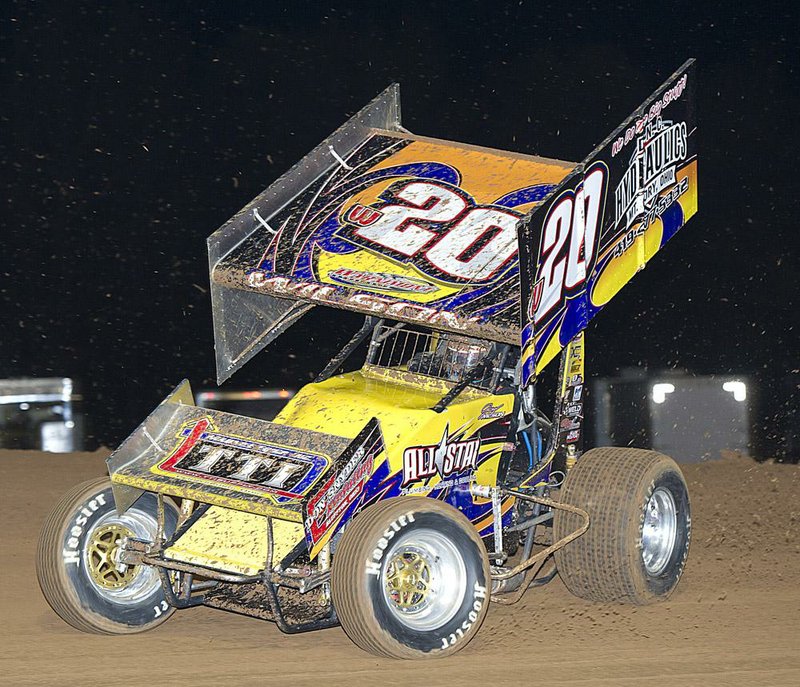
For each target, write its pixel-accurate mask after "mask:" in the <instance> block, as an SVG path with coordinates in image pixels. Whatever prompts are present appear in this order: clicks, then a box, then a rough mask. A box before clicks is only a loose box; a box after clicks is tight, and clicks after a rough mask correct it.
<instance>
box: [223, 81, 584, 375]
mask: <svg viewBox="0 0 800 687" xmlns="http://www.w3.org/2000/svg"><path fill="white" fill-rule="evenodd" d="M387 94H388V95H387ZM390 97H394V98H396V97H397V94H396V89H389V91H387V93H386V94H384V95H383V96H381V97H379V99H378V100H376V101H374V102H373V103H372V104H371V105H370V106H368V107H367V108H365V110H364V111H362V113H359V115H357V116H356V117H354V118H353V120H351V121H350V122H349V123H348V124H347V125H345V127H343V129H341V130H340V131H339V132H337V133H336V134H334V136H333V137H332V139H329V141H330V142H325V143H323V144H322V146H320V147H319V148H317V149H316V150H315V151H313V152H312V153H311V154H309V156H307V158H304V161H301V164H300V166H299V167H298V168H296V171H295V172H294V176H295V178H293V179H292V180H290V183H289V184H288V187H287V189H286V192H285V193H283V197H282V198H281V200H282V201H283V202H280V203H279V202H274V201H272V199H271V198H269V197H268V194H269V191H270V189H271V188H272V187H270V189H267V191H265V193H264V194H262V196H265V194H267V196H265V197H263V198H262V196H259V198H256V199H255V200H254V201H253V202H252V203H251V204H250V205H249V206H248V207H246V208H245V209H244V210H243V211H241V212H240V213H239V214H238V215H236V216H235V217H234V218H233V219H232V220H231V221H230V222H228V223H227V224H226V225H225V226H223V228H222V229H220V231H219V232H217V233H216V234H214V235H212V237H211V238H210V239H209V248H210V268H211V283H212V298H213V300H214V317H215V334H216V347H217V365H218V378H219V381H220V382H221V381H223V380H224V379H225V378H227V377H228V376H230V374H232V373H233V372H234V371H235V370H236V369H237V368H238V367H239V366H240V365H241V364H243V363H244V362H246V360H248V359H249V358H250V357H251V356H252V355H253V354H255V353H256V352H257V351H258V350H260V349H261V348H262V347H263V346H264V345H266V343H268V342H269V341H270V340H272V339H273V338H274V337H275V336H276V335H277V334H278V333H280V332H281V331H283V330H284V329H285V328H286V327H287V326H289V325H290V324H291V323H292V322H294V321H295V320H296V319H297V318H299V317H300V316H301V315H302V314H303V313H304V312H306V311H307V310H308V309H309V308H310V307H313V305H314V304H319V303H321V304H324V305H329V306H333V307H338V308H344V309H347V310H353V311H357V312H362V313H365V314H378V315H383V316H387V317H390V318H392V319H396V320H401V321H406V322H411V323H422V324H426V325H428V326H432V327H434V328H438V329H442V330H449V331H455V332H461V333H464V334H468V335H472V336H477V337H480V338H484V339H491V340H494V341H505V342H509V343H517V341H518V340H519V329H518V327H519V264H518V255H517V224H518V222H519V221H520V220H521V219H522V218H523V217H524V216H525V215H526V214H527V213H528V212H529V211H530V210H531V209H532V208H534V207H536V205H538V204H539V203H540V202H541V201H542V200H543V199H544V198H545V197H546V196H547V195H548V193H550V192H551V191H552V190H553V189H554V188H555V187H556V186H557V185H558V184H559V183H560V182H561V180H562V179H563V178H564V177H565V176H566V175H567V174H569V172H570V171H571V170H572V168H573V167H574V163H570V162H562V161H560V160H550V159H545V158H538V157H533V156H526V155H519V154H515V153H508V152H501V151H495V150H488V149H485V148H478V147H476V146H469V145H464V144H456V143H452V142H450V141H441V140H435V139H429V138H424V137H420V136H414V135H412V134H410V133H408V132H407V131H405V130H404V129H402V127H401V126H400V124H399V116H396V117H395V118H394V119H392V117H390V116H387V115H386V113H387V112H399V104H397V103H394V104H391V103H390V104H388V105H387V102H386V98H390ZM382 99H383V100H382ZM370 108H372V110H375V109H376V108H377V109H379V110H381V108H382V110H384V111H385V112H383V114H382V115H375V113H374V112H372V114H370V112H371V110H370ZM365 112H367V116H365V115H364V113H365ZM366 124H371V126H366ZM348 127H349V128H353V127H355V128H353V130H352V131H349V129H348ZM343 130H347V131H349V134H348V135H347V136H342V135H340V134H341V132H342V131H343ZM307 160H310V162H307ZM290 174H291V173H290ZM283 181H284V180H283V178H282V179H281V180H279V181H278V182H276V184H277V185H280V184H281V183H283ZM273 186H274V185H273ZM220 237H221V239H220Z"/></svg>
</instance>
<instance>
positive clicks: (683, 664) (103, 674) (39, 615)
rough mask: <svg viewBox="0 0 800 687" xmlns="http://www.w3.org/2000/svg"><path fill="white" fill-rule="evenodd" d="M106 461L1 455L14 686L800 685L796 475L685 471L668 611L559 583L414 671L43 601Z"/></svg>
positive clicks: (768, 468)
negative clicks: (142, 628) (104, 624)
mask: <svg viewBox="0 0 800 687" xmlns="http://www.w3.org/2000/svg"><path fill="white" fill-rule="evenodd" d="M103 457H104V456H103V454H101V453H96V454H75V455H61V456H59V455H48V454H37V453H28V452H0V483H1V484H2V496H1V497H0V509H2V518H3V525H4V526H3V529H2V542H1V543H2V548H1V549H0V554H2V559H1V560H2V585H1V586H0V611H1V613H2V623H0V684H3V685H40V684H42V685H104V687H109V686H110V685H115V684H132V685H135V684H140V685H147V684H186V685H196V686H198V687H199V686H203V685H228V686H230V687H237V686H239V685H267V684H290V685H305V684H314V685H326V686H327V685H334V684H347V685H349V686H350V687H356V686H357V685H373V684H376V683H379V684H380V683H383V684H401V683H405V684H414V685H424V686H425V687H427V686H429V685H439V684H441V685H455V684H459V683H460V684H465V685H472V684H477V683H480V682H484V681H485V682H487V683H490V684H505V683H508V684H511V683H514V684H517V685H534V684H546V685H642V684H660V685H661V684H663V685H725V686H730V685H756V686H759V687H760V686H764V685H793V686H796V685H800V531H799V529H800V468H798V467H796V466H782V465H771V464H756V463H754V462H752V461H750V460H748V459H745V458H737V457H731V458H728V459H726V460H721V461H715V462H709V463H704V464H701V465H692V466H684V472H685V474H686V477H687V481H688V483H689V489H690V492H691V495H692V501H693V508H694V513H693V515H694V518H693V519H694V536H693V542H692V549H691V552H690V555H689V563H688V566H687V569H686V573H685V576H684V578H683V581H682V583H681V585H680V586H679V588H678V590H677V591H676V592H675V594H674V595H673V596H672V597H671V598H670V599H669V600H668V601H667V602H665V603H662V604H657V605H655V606H647V607H638V608H637V607H630V606H622V605H598V604H592V603H588V602H584V601H581V600H579V599H576V598H574V597H572V596H571V595H570V594H569V593H568V592H567V591H566V589H565V588H564V587H563V585H562V584H561V583H560V582H559V581H558V580H557V579H556V580H555V581H554V582H553V583H551V584H550V585H548V586H547V587H545V588H543V589H538V590H532V591H529V592H528V593H527V594H526V596H525V597H524V598H523V600H522V601H521V602H520V603H519V604H517V605H516V606H512V607H499V606H496V605H494V606H493V607H492V609H491V610H490V612H489V616H488V618H487V620H486V623H485V624H484V626H483V628H482V629H481V631H480V633H479V634H478V636H477V638H476V639H475V640H474V641H473V642H472V643H471V644H470V645H469V646H468V647H467V648H466V649H465V650H464V651H462V652H461V653H459V654H457V655H456V656H453V657H451V658H448V659H443V660H440V661H436V662H428V663H411V662H399V661H389V660H381V659H377V658H373V657H372V656H369V655H367V654H364V653H362V652H361V651H360V650H358V649H357V648H356V647H355V646H354V645H352V644H351V643H350V641H349V640H348V639H347V637H346V636H345V634H344V633H343V632H342V630H341V629H339V628H334V629H331V630H324V631H322V632H316V633H309V634H304V635H295V636H288V635H283V634H281V632H280V631H279V630H278V628H277V627H275V626H274V625H272V624H271V623H266V622H263V621H259V620H255V619H251V618H247V617H243V616H237V615H233V614H230V613H225V612H223V611H215V610H212V609H206V608H195V609H189V610H185V611H179V612H178V613H176V614H175V616H173V618H172V619H170V621H169V622H167V623H166V624H165V625H162V626H161V627H159V628H157V629H155V630H153V631H152V632H150V633H145V634H141V635H134V636H127V637H105V636H94V635H85V634H81V633H80V632H78V631H76V630H73V629H72V628H71V627H69V626H68V625H66V624H65V623H64V622H62V621H61V620H60V619H59V618H58V617H57V616H56V615H55V614H54V613H53V612H52V611H51V610H50V609H49V607H48V606H47V605H46V604H45V602H44V600H43V598H42V596H41V594H40V592H39V588H38V586H37V583H36V575H35V572H34V551H35V546H36V539H37V536H38V530H39V527H40V525H41V522H42V520H43V518H44V516H45V513H46V511H47V510H48V508H49V507H50V505H51V504H52V503H53V502H54V501H55V500H56V499H57V498H58V497H60V495H61V494H62V493H63V492H64V491H66V490H67V489H68V488H69V487H70V486H72V485H73V484H76V483H78V482H81V481H83V480H86V479H89V478H91V477H95V476H98V475H101V474H103V470H104V463H103Z"/></svg>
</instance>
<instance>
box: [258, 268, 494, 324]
mask: <svg viewBox="0 0 800 687" xmlns="http://www.w3.org/2000/svg"><path fill="white" fill-rule="evenodd" d="M247 283H248V285H249V286H250V287H251V288H253V289H265V290H267V291H270V292H272V293H276V294H279V295H285V296H287V297H291V298H304V299H307V300H310V301H318V302H321V303H328V304H331V303H335V304H340V305H342V306H347V307H351V308H353V309H355V310H358V311H361V312H369V313H375V314H380V315H385V316H387V317H390V318H393V319H409V320H417V321H420V322H424V323H426V324H430V325H433V326H442V327H447V328H450V329H461V330H464V329H469V328H470V327H471V326H472V325H473V324H474V323H479V322H480V321H481V320H480V318H479V317H477V316H470V317H463V316H459V315H456V314H455V313H453V312H449V311H447V310H439V309H437V308H431V307H429V306H425V305H419V304H418V303H410V302H406V301H397V300H395V299H392V298H384V297H382V296H377V295H375V294H369V293H350V292H348V293H346V294H342V293H340V289H342V287H340V286H334V285H333V284H320V283H319V282H309V281H297V280H294V279H288V278H287V277H270V276H267V273H266V272H264V271H263V270H252V271H250V272H249V273H248V275H247Z"/></svg>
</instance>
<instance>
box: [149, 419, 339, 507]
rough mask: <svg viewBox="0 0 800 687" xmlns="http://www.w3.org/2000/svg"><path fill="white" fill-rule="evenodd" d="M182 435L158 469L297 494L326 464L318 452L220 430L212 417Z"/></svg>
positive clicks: (219, 481)
mask: <svg viewBox="0 0 800 687" xmlns="http://www.w3.org/2000/svg"><path fill="white" fill-rule="evenodd" d="M178 436H180V437H181V438H182V440H181V442H180V444H178V446H177V448H176V449H175V450H174V451H173V452H172V454H171V455H170V457H169V458H167V459H166V460H165V461H164V462H163V463H161V464H160V465H159V466H158V467H159V469H161V470H164V471H166V472H171V473H175V474H179V475H185V476H187V477H193V478H202V479H203V480H204V481H211V482H216V483H219V484H224V485H231V486H235V487H236V486H238V487H248V488H251V489H255V490H257V491H264V492H269V493H273V494H277V495H279V496H284V497H286V498H297V497H299V496H302V495H303V494H304V493H305V491H306V490H307V489H308V487H309V486H310V485H311V484H312V483H313V481H314V480H315V479H316V478H317V477H318V476H319V475H320V474H321V472H322V471H323V470H324V469H325V467H327V460H326V459H325V458H324V457H322V456H319V455H316V454H313V453H309V452H306V451H300V450H297V449H293V448H287V447H285V446H279V445H277V444H270V443H267V442H263V441H255V440H253V439H248V438H245V437H238V436H232V435H228V434H222V433H220V432H217V431H215V428H214V426H213V424H212V422H211V420H210V419H209V418H203V419H201V420H197V421H193V422H191V423H188V424H187V425H185V426H184V427H183V428H182V430H181V432H180V433H179V435H178Z"/></svg>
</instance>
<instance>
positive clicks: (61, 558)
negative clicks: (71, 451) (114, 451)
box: [36, 477, 178, 634]
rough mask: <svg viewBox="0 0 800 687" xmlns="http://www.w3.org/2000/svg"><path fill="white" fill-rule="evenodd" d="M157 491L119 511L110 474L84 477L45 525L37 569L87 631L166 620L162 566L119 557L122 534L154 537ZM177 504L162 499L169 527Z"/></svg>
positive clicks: (123, 630) (49, 594)
mask: <svg viewBox="0 0 800 687" xmlns="http://www.w3.org/2000/svg"><path fill="white" fill-rule="evenodd" d="M157 508H158V502H157V497H156V496H155V495H154V494H150V493H144V494H143V495H142V496H141V497H140V498H139V499H138V500H137V501H136V502H135V503H134V504H133V505H132V506H131V507H130V508H129V509H128V510H127V511H125V513H123V514H122V515H119V514H117V511H116V508H115V506H114V496H113V493H112V490H111V482H110V480H109V479H108V478H106V477H103V478H101V479H95V480H91V481H89V482H84V483H83V484H79V485H78V486H77V487H75V488H74V489H72V490H71V491H70V492H68V493H67V494H65V495H64V497H63V498H62V499H61V501H60V502H59V503H58V504H57V505H56V506H55V508H53V510H52V511H51V512H50V514H49V515H48V517H47V519H46V520H45V522H44V525H43V527H42V532H41V535H40V536H39V546H38V548H37V551H36V573H37V576H38V578H39V586H40V587H41V589H42V593H43V594H44V597H45V599H46V600H47V603H48V604H50V607H51V608H52V609H53V610H54V611H55V612H56V613H57V614H58V615H59V616H61V618H62V619H63V620H65V621H66V622H67V623H69V624H70V625H72V626H73V627H75V628H77V629H78V630H82V631H83V632H91V633H94V634H130V633H134V632H144V631H145V630H150V629H152V628H153V627H155V626H156V625H160V624H161V623H163V622H164V621H165V620H166V619H167V618H168V617H169V616H170V615H172V613H173V612H174V610H175V609H174V608H172V607H171V606H169V605H168V603H167V600H166V598H165V596H164V591H163V589H162V587H161V582H160V580H159V577H158V573H157V571H156V570H155V569H154V568H152V567H150V566H144V565H139V566H125V565H120V564H118V561H117V559H116V554H117V552H118V547H119V543H120V540H121V539H123V538H124V537H134V538H136V539H145V540H149V541H153V540H155V537H156V533H157V529H158V520H157V517H158V516H157ZM177 522H178V509H177V507H176V506H175V504H174V503H173V502H172V501H170V500H168V499H167V500H165V501H164V530H165V534H166V536H167V537H169V536H170V535H171V534H172V533H173V532H174V531H175V527H176V526H177Z"/></svg>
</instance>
